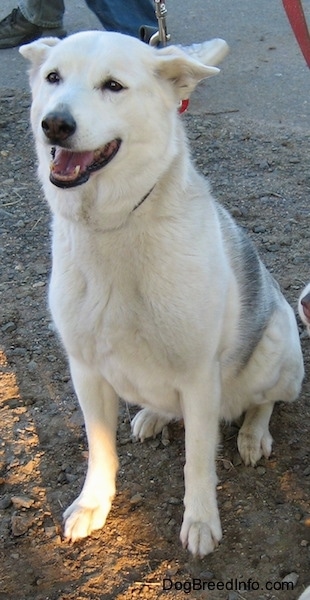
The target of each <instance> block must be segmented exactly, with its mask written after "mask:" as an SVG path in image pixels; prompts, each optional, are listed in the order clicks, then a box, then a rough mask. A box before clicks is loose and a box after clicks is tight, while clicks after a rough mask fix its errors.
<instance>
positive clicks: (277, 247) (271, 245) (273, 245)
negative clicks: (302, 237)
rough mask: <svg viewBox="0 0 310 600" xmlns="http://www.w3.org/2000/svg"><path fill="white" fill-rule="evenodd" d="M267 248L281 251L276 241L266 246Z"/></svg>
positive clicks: (269, 250)
mask: <svg viewBox="0 0 310 600" xmlns="http://www.w3.org/2000/svg"><path fill="white" fill-rule="evenodd" d="M266 250H268V252H279V250H280V246H279V244H276V243H275V244H270V245H269V246H266Z"/></svg>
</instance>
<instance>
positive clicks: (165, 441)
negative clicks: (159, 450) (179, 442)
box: [161, 425, 170, 446]
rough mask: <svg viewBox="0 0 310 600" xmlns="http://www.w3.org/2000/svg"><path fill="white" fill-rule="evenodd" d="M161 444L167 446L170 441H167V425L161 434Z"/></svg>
mask: <svg viewBox="0 0 310 600" xmlns="http://www.w3.org/2000/svg"><path fill="white" fill-rule="evenodd" d="M161 443H162V445H163V446H169V444H170V439H169V430H168V427H167V425H165V426H164V427H163V430H162V433H161Z"/></svg>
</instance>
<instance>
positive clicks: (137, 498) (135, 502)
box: [130, 493, 143, 506]
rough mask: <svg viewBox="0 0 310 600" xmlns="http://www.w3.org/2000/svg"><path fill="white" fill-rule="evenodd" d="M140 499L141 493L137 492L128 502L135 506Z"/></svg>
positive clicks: (139, 502)
mask: <svg viewBox="0 0 310 600" xmlns="http://www.w3.org/2000/svg"><path fill="white" fill-rule="evenodd" d="M142 500H143V498H142V496H141V494H139V493H138V494H135V495H134V496H132V497H131V498H130V504H131V506H137V505H138V504H141V502H142Z"/></svg>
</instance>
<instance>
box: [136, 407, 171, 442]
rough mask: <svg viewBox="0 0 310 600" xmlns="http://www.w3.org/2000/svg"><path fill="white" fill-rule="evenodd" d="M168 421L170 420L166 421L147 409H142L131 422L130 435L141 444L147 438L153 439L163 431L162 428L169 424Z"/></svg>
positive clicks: (165, 418)
mask: <svg viewBox="0 0 310 600" xmlns="http://www.w3.org/2000/svg"><path fill="white" fill-rule="evenodd" d="M169 420H170V419H167V417H163V416H161V415H159V414H157V413H154V412H152V411H151V410H148V409H147V408H143V409H142V410H140V411H139V412H138V413H137V414H136V416H135V417H134V419H133V420H132V423H131V429H132V434H133V436H134V437H135V438H138V439H139V440H140V441H141V442H143V441H144V440H146V439H147V438H152V437H153V438H154V437H156V436H157V434H158V433H160V432H161V431H162V430H163V428H164V426H165V425H167V423H169Z"/></svg>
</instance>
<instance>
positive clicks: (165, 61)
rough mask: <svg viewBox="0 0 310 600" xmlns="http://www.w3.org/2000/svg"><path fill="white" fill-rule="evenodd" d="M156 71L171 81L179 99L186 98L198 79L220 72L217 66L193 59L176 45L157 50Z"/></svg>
mask: <svg viewBox="0 0 310 600" xmlns="http://www.w3.org/2000/svg"><path fill="white" fill-rule="evenodd" d="M156 71H157V73H158V75H160V77H163V78H164V79H168V80H169V81H171V82H172V83H173V85H174V87H175V89H176V92H177V96H178V98H179V100H185V99H188V98H189V97H190V95H191V93H192V91H193V90H194V89H195V87H196V86H197V84H198V83H199V81H201V80H202V79H206V78H207V77H212V75H217V73H219V72H220V70H219V69H218V68H217V67H209V66H205V65H204V64H202V63H201V62H199V61H198V60H194V59H193V58H191V57H190V56H188V55H187V54H185V52H183V50H181V49H180V48H178V47H176V46H167V47H166V48H162V49H159V50H157V65H156Z"/></svg>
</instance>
